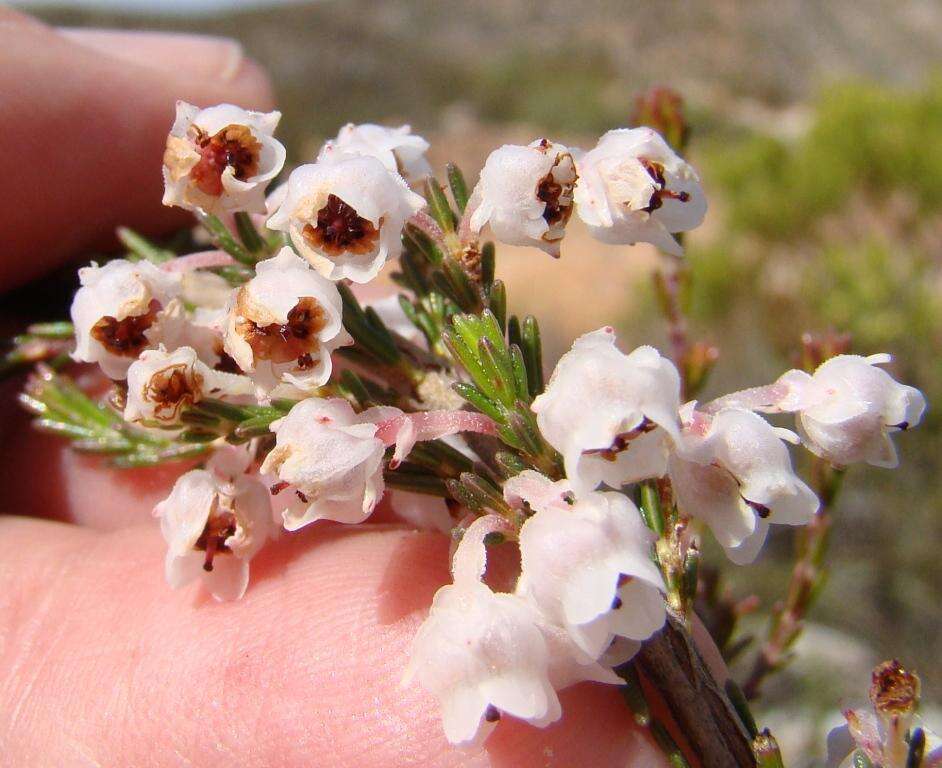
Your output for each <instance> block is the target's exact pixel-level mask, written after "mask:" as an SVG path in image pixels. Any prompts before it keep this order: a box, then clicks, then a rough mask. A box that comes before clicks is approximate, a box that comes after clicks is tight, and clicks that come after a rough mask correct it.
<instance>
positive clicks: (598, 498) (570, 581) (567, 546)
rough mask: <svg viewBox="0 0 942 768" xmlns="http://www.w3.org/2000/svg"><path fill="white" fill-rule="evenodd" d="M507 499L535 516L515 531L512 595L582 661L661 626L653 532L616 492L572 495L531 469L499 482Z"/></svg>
mask: <svg viewBox="0 0 942 768" xmlns="http://www.w3.org/2000/svg"><path fill="white" fill-rule="evenodd" d="M505 496H506V497H507V499H508V501H510V502H514V501H515V500H516V499H523V500H524V501H526V502H527V503H528V505H529V507H530V509H532V510H534V511H535V512H536V514H534V515H533V516H532V517H530V518H528V519H527V521H526V522H525V523H524V524H523V527H522V528H521V530H520V559H521V574H520V580H519V582H518V584H517V594H518V595H520V596H521V597H524V598H525V599H527V600H528V601H530V602H532V603H533V604H534V605H536V606H537V607H538V608H539V610H540V612H541V613H542V614H543V616H545V617H546V618H547V620H548V621H549V622H551V623H552V624H555V625H558V626H560V627H562V628H564V629H565V630H566V631H567V632H568V633H569V635H570V637H571V638H572V640H573V642H574V643H575V644H576V646H578V648H579V649H580V650H581V651H582V652H583V653H584V654H585V655H586V657H587V658H589V659H592V660H595V659H598V658H599V657H600V656H602V654H603V653H604V652H605V651H606V649H608V647H609V646H610V645H611V644H612V641H613V639H614V638H615V637H616V636H619V637H625V638H628V639H630V640H636V641H640V640H645V639H646V638H648V637H650V636H651V634H652V633H654V632H656V631H657V630H658V629H660V628H661V626H663V624H664V618H665V616H666V609H665V604H664V598H663V596H662V594H661V593H662V591H663V589H664V584H663V580H662V578H661V573H660V571H659V570H658V569H657V567H656V566H655V565H654V563H653V561H652V559H651V546H652V544H653V542H654V534H653V533H651V531H650V530H649V529H648V528H647V527H646V526H645V524H644V522H643V521H642V519H641V515H640V513H639V512H638V510H637V508H636V507H635V506H634V504H632V503H631V501H629V500H628V498H627V497H625V496H624V495H623V494H621V493H614V492H609V493H599V492H593V493H588V494H586V495H583V496H577V495H575V494H573V493H572V491H571V489H570V487H569V484H568V482H567V481H565V480H563V481H559V482H557V483H553V482H552V481H550V480H549V479H548V478H546V477H543V476H542V475H539V474H538V473H536V472H533V471H532V470H527V471H525V472H523V473H521V474H520V475H517V476H516V477H513V478H511V479H510V480H508V481H507V483H506V484H505Z"/></svg>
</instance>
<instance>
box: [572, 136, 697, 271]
mask: <svg viewBox="0 0 942 768" xmlns="http://www.w3.org/2000/svg"><path fill="white" fill-rule="evenodd" d="M576 171H577V172H578V174H579V182H578V183H577V184H576V191H575V200H576V210H577V211H578V212H579V217H580V218H581V219H582V220H583V221H584V222H585V223H586V224H587V225H588V226H589V230H590V231H591V233H592V235H593V236H594V237H595V238H597V239H599V240H601V241H603V242H606V243H636V242H638V241H641V242H646V243H652V244H654V245H656V246H657V247H658V248H660V249H661V250H663V251H666V252H667V253H671V254H674V255H677V256H679V255H680V254H682V253H683V249H682V248H681V247H680V245H679V244H678V243H677V241H676V240H675V239H674V238H673V237H672V236H671V233H672V232H685V231H687V230H690V229H693V228H694V227H697V226H699V224H700V222H702V221H703V217H704V216H705V215H706V198H705V197H704V196H703V190H702V189H701V187H700V180H699V179H698V178H697V174H696V173H695V172H694V170H693V168H691V167H690V166H689V165H688V164H687V163H685V162H684V161H683V160H682V159H681V158H680V157H678V156H677V155H676V154H674V151H673V150H672V149H671V148H670V147H669V146H668V145H667V143H666V142H665V141H664V139H662V138H661V136H660V135H659V134H658V133H657V132H656V131H652V130H651V129H650V128H621V129H618V130H614V131H609V132H608V133H606V134H605V135H604V136H602V138H601V139H599V143H598V144H597V145H596V146H595V148H594V149H592V150H590V151H588V152H586V153H585V154H583V155H581V156H578V157H576Z"/></svg>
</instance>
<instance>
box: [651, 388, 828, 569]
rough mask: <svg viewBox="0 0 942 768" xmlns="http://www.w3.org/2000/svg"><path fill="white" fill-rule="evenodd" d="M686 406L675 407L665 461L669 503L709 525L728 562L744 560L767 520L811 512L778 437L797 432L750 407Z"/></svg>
mask: <svg viewBox="0 0 942 768" xmlns="http://www.w3.org/2000/svg"><path fill="white" fill-rule="evenodd" d="M693 406H694V403H690V404H688V405H687V406H685V408H684V410H683V415H684V422H685V424H684V429H683V432H682V436H681V439H680V441H679V442H678V444H677V446H676V450H674V451H673V452H672V453H671V457H670V463H669V467H670V478H671V485H672V487H673V490H674V495H675V497H676V500H677V505H678V507H679V509H680V511H681V512H682V513H684V514H685V515H688V516H689V517H694V518H699V519H700V520H703V521H704V522H705V523H706V524H707V525H709V526H710V529H711V530H712V531H713V535H714V536H715V537H716V540H717V541H718V542H719V543H720V544H721V545H722V547H723V548H724V549H725V550H726V554H727V555H728V556H729V558H730V560H732V561H733V562H734V563H738V564H744V563H751V562H752V561H753V560H755V558H756V556H757V555H758V554H759V550H760V549H761V548H762V545H763V543H764V542H765V538H766V535H767V534H768V530H769V524H770V523H779V524H784V525H804V524H806V523H808V522H810V521H811V519H812V518H813V517H814V514H815V512H816V511H817V509H818V504H819V502H818V498H817V496H815V494H814V492H813V491H812V490H811V489H810V488H809V487H808V486H807V485H806V484H805V483H804V482H803V481H802V480H801V479H800V478H799V477H798V476H797V475H796V474H795V472H794V470H793V469H792V462H791V458H790V456H789V453H788V448H787V447H786V445H785V442H784V441H788V442H796V441H797V437H796V436H795V435H794V434H793V433H792V432H789V431H788V430H787V429H779V428H776V427H773V426H772V425H771V424H769V423H768V422H767V421H766V420H765V419H763V418H762V417H761V416H758V415H757V414H755V413H753V412H752V411H747V410H743V409H736V408H729V409H725V410H722V411H720V412H719V413H716V414H713V415H708V414H704V413H700V412H696V411H694V408H693Z"/></svg>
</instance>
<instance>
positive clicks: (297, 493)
mask: <svg viewBox="0 0 942 768" xmlns="http://www.w3.org/2000/svg"><path fill="white" fill-rule="evenodd" d="M295 494H296V495H297V497H298V498H299V499H301V502H302V503H303V504H307V503H308V500H307V496H305V495H304V494H303V493H301V491H299V490H297V489H295Z"/></svg>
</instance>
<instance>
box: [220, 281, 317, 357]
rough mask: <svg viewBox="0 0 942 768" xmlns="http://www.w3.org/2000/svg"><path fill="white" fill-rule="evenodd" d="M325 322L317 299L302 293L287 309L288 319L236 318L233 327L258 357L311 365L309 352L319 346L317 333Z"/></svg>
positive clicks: (241, 310)
mask: <svg viewBox="0 0 942 768" xmlns="http://www.w3.org/2000/svg"><path fill="white" fill-rule="evenodd" d="M242 304H243V298H242V294H240V295H239V299H238V300H237V308H238V309H239V311H240V312H243V314H242V317H243V318H245V316H246V314H248V309H247V308H245V309H243V306H242ZM326 324H327V316H326V314H325V313H324V310H323V308H322V307H321V305H320V304H318V303H317V300H316V299H314V298H312V297H310V296H305V297H303V298H301V299H299V300H298V303H297V304H296V305H295V306H294V309H292V310H291V311H290V312H289V313H288V322H287V323H284V324H279V323H271V324H270V325H258V324H257V323H255V322H253V321H252V320H248V319H243V320H240V321H239V323H238V326H237V331H238V332H239V334H240V335H241V336H242V338H243V339H245V341H246V342H247V343H248V345H249V346H250V347H251V348H252V353H253V354H254V355H255V357H257V358H258V359H259V360H271V362H273V363H290V362H294V361H297V364H298V367H299V368H302V369H304V368H310V367H313V365H314V363H315V361H316V358H315V357H314V355H313V354H312V353H314V352H316V351H317V349H318V347H319V346H320V340H319V339H318V338H317V334H318V333H319V332H320V331H321V329H322V328H323V327H324V326H325V325H326Z"/></svg>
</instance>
